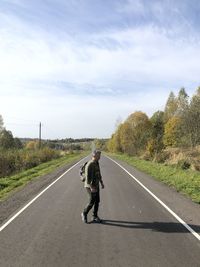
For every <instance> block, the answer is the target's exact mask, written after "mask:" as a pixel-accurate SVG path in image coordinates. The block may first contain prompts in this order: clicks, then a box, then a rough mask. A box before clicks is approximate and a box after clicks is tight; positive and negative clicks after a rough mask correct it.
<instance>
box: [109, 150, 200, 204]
mask: <svg viewBox="0 0 200 267" xmlns="http://www.w3.org/2000/svg"><path fill="white" fill-rule="evenodd" d="M108 155H109V156H111V157H114V158H116V159H119V160H122V161H125V162H126V163H128V164H129V165H131V166H134V167H136V168H137V169H138V170H141V171H143V172H145V173H147V174H149V175H151V176H152V177H154V178H155V179H156V180H159V181H162V182H164V183H165V184H167V185H169V186H172V187H173V188H175V189H176V190H177V191H178V192H181V193H183V194H185V195H187V196H188V197H190V198H191V199H192V201H194V202H196V203H198V204H200V172H198V171H192V170H182V169H179V168H177V167H173V166H166V165H164V164H161V163H155V162H151V161H146V160H142V159H139V158H137V157H131V156H128V155H125V154H113V153H112V154H111V153H108Z"/></svg>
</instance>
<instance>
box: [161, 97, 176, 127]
mask: <svg viewBox="0 0 200 267" xmlns="http://www.w3.org/2000/svg"><path fill="white" fill-rule="evenodd" d="M177 108H178V103H177V99H176V96H175V95H174V93H173V92H171V93H170V94H169V97H168V99H167V102H166V105H165V110H164V121H165V123H166V122H167V121H168V120H169V119H170V118H172V117H173V116H174V115H176V111H177Z"/></svg>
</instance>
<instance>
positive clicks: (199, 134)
mask: <svg viewBox="0 0 200 267" xmlns="http://www.w3.org/2000/svg"><path fill="white" fill-rule="evenodd" d="M186 126H187V136H188V140H189V143H190V145H191V146H193V147H194V146H196V145H199V144H200V87H198V88H197V91H196V94H195V95H194V96H193V97H192V99H191V102H190V105H189V108H188V112H187V113H186Z"/></svg>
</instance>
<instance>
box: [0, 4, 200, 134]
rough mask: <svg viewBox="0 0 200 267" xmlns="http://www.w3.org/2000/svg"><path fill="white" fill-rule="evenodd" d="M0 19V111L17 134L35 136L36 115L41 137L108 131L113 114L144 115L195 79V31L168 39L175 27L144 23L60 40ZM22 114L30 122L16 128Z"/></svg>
mask: <svg viewBox="0 0 200 267" xmlns="http://www.w3.org/2000/svg"><path fill="white" fill-rule="evenodd" d="M131 2H132V1H129V4H132V3H131ZM134 3H135V5H136V6H137V12H138V13H142V12H144V10H143V7H142V6H140V4H141V3H142V2H141V1H136V2H135V1H134ZM141 5H142V4H141ZM3 21H4V23H3V26H4V27H1V29H0V96H1V97H0V107H1V110H0V114H2V115H3V118H4V121H5V123H6V122H7V123H8V125H7V128H10V129H11V130H12V131H13V133H14V134H15V135H17V136H31V137H35V136H37V132H38V130H37V124H38V123H39V121H42V122H43V124H44V135H45V136H44V137H45V138H49V137H51V138H56V137H65V136H68V137H69V136H72V137H84V136H88V137H89V136H91V137H95V136H96V137H101V136H104V137H105V136H107V137H108V136H110V134H111V133H112V131H113V130H114V125H115V121H116V120H117V118H118V117H119V116H120V117H122V118H123V119H125V118H126V117H127V116H128V115H129V113H131V112H134V111H135V110H142V111H144V112H147V113H148V114H149V115H151V114H152V113H153V112H155V111H156V110H157V109H161V108H162V107H163V105H164V103H165V101H166V98H167V96H168V94H169V91H170V90H175V89H176V86H178V87H181V86H186V91H187V86H191V85H193V84H195V85H196V83H197V82H198V81H199V73H200V64H199V58H200V51H199V36H198V35H197V36H196V37H195V38H196V40H195V42H194V41H193V39H190V38H187V39H186V38H181V39H178V38H173V39H172V38H170V36H175V35H176V31H177V28H175V29H172V30H171V34H170V35H169V32H166V31H165V30H163V29H160V28H159V27H155V26H152V25H148V26H140V27H133V28H126V29H118V30H110V31H104V32H100V33H97V34H90V35H89V34H88V35H85V36H84V38H83V37H81V38H78V37H76V38H73V37H72V36H69V35H67V34H63V37H62V39H59V38H57V35H53V34H51V33H47V32H45V31H44V30H42V29H40V28H38V27H37V28H34V27H33V28H32V29H31V28H30V27H29V26H26V25H25V24H24V23H22V22H21V21H20V20H19V19H17V18H16V17H14V16H11V15H5V14H4V15H3ZM5 25H6V26H5ZM178 31H179V32H180V29H178ZM193 89H194V88H193ZM140 90H141V92H140ZM114 93H116V96H113V94H114ZM92 94H93V95H96V97H95V96H91V95H92ZM150 100H151V101H150ZM13 114H14V115H15V116H16V117H18V118H19V122H17V123H18V124H19V127H17V126H16V125H15V126H14V124H13V123H14V122H15V119H12V118H13ZM29 120H30V121H31V122H32V123H31V125H34V126H33V128H31V126H29V127H26V126H23V125H21V126H20V124H23V122H24V121H29ZM9 123H11V124H9ZM35 127H36V128H35ZM47 128H49V129H50V130H49V131H48V130H47ZM45 129H46V132H45Z"/></svg>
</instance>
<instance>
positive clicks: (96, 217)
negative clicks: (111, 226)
mask: <svg viewBox="0 0 200 267" xmlns="http://www.w3.org/2000/svg"><path fill="white" fill-rule="evenodd" d="M93 222H97V223H100V222H101V219H100V218H99V217H98V216H93Z"/></svg>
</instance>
